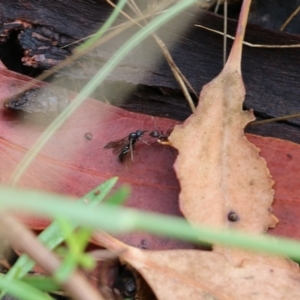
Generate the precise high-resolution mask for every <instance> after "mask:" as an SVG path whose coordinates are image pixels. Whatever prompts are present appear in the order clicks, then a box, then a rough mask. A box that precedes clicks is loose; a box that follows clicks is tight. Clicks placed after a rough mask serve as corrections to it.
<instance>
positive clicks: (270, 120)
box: [248, 113, 300, 126]
mask: <svg viewBox="0 0 300 300" xmlns="http://www.w3.org/2000/svg"><path fill="white" fill-rule="evenodd" d="M299 117H300V113H298V114H292V115H287V116H282V117H276V118H271V119H267V120H261V121H254V122H251V123H249V125H248V126H252V125H261V124H267V123H273V122H278V121H285V120H289V119H293V118H299Z"/></svg>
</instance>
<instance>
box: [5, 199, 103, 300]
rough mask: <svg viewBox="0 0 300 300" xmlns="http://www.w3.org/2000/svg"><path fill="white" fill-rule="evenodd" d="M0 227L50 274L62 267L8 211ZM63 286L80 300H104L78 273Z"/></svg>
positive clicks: (71, 276) (7, 236) (19, 247)
mask: <svg viewBox="0 0 300 300" xmlns="http://www.w3.org/2000/svg"><path fill="white" fill-rule="evenodd" d="M8 201H9V199H8ZM0 227H1V230H2V231H3V235H4V236H5V238H6V239H7V240H8V241H9V242H10V243H11V244H12V245H13V246H16V247H17V248H18V249H20V250H21V251H23V252H25V253H26V254H27V255H28V256H29V257H30V258H31V259H33V260H34V261H35V262H36V263H37V264H38V265H40V266H41V267H42V268H43V269H44V270H45V271H46V272H48V273H49V274H54V273H55V272H56V271H57V270H58V268H59V267H60V265H61V262H60V260H59V259H58V258H57V257H56V256H55V255H54V254H53V253H51V251H50V250H49V249H47V248H46V247H45V246H44V245H43V244H41V243H40V241H39V240H38V239H37V238H36V237H35V236H34V234H33V233H32V232H31V231H29V230H28V229H27V228H25V227H24V226H23V225H22V224H21V223H20V222H19V220H17V219H16V218H14V217H13V216H11V215H9V213H7V212H6V211H2V212H1V213H0ZM62 286H63V287H64V288H65V289H66V290H67V291H68V292H69V294H70V295H71V296H72V297H73V298H74V299H78V300H104V298H103V297H102V296H101V295H100V294H99V292H98V291H97V290H96V289H95V288H94V287H92V285H91V284H90V283H89V282H88V281H87V279H86V278H85V277H84V276H83V275H82V274H81V273H79V272H78V271H74V272H73V273H72V274H70V276H69V277H68V279H67V280H66V281H65V282H64V283H63V284H62Z"/></svg>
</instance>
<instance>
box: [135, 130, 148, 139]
mask: <svg viewBox="0 0 300 300" xmlns="http://www.w3.org/2000/svg"><path fill="white" fill-rule="evenodd" d="M145 132H147V130H144V131H143V130H137V131H136V132H135V135H136V137H137V138H139V137H141V136H143V135H144V133H145Z"/></svg>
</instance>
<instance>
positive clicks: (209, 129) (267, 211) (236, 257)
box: [1, 1, 300, 299]
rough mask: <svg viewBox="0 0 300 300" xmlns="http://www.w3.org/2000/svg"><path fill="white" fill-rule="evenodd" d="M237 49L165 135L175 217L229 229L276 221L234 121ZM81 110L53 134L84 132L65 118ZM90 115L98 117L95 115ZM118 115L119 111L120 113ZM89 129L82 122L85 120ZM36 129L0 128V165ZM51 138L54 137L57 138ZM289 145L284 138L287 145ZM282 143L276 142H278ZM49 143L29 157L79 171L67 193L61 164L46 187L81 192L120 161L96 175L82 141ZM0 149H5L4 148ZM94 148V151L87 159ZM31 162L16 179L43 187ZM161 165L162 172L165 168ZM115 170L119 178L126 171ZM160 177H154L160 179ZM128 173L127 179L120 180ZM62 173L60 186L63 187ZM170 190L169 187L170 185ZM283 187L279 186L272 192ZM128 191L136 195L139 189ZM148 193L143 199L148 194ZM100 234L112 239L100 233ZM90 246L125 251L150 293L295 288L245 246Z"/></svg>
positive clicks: (241, 293)
mask: <svg viewBox="0 0 300 300" xmlns="http://www.w3.org/2000/svg"><path fill="white" fill-rule="evenodd" d="M245 2H246V1H245ZM236 40H238V39H236ZM237 43H238V42H236V43H235V45H237ZM233 51H237V50H233ZM232 53H233V52H232ZM237 57H238V56H237V54H236V53H235V54H231V59H229V63H228V64H227V65H226V67H225V69H224V70H223V71H222V73H221V74H220V75H219V76H218V77H217V78H216V79H215V80H213V81H212V82H211V83H209V84H208V85H206V86H205V87H204V88H203V91H202V93H201V97H200V105H199V107H198V108H197V112H196V114H195V115H193V116H191V117H190V118H189V119H188V120H187V121H186V122H185V123H184V124H183V125H181V126H178V127H176V128H175V130H174V131H173V133H172V134H171V137H170V140H171V142H172V143H173V145H174V146H175V147H176V148H177V149H178V150H179V158H178V160H177V162H176V165H175V168H176V172H177V177H178V179H179V181H180V185H181V194H180V207H181V209H182V212H183V214H184V216H185V217H186V218H187V219H188V220H189V221H190V222H191V223H193V224H199V223H201V224H203V223H204V224H207V225H210V226H215V227H219V228H223V227H230V228H235V229H239V230H243V231H248V232H251V233H264V232H265V231H266V230H267V229H268V228H269V227H274V226H275V225H276V223H277V219H276V217H275V216H274V215H273V214H272V212H271V204H272V201H273V190H272V184H273V181H272V179H271V177H270V175H269V172H268V170H267V168H266V163H265V161H264V160H263V159H262V158H261V157H260V156H259V151H258V149H257V148H256V147H255V146H254V145H253V144H251V143H249V142H248V140H247V139H246V138H245V136H244V131H243V129H244V127H245V125H246V124H247V123H248V122H250V121H251V120H253V115H252V112H244V111H242V102H243V99H244V94H245V90H244V86H243V82H242V78H241V74H240V60H239V59H237ZM88 105H90V106H91V107H92V108H93V109H95V107H96V106H97V105H98V104H97V105H96V104H95V103H93V102H91V103H90V104H88ZM88 105H87V106H88ZM99 105H100V104H99ZM102 108H103V107H102ZM105 113H106V112H105ZM84 115H87V114H85V112H84V110H83V111H80V113H78V115H77V116H76V114H75V116H74V121H72V120H71V121H70V124H67V126H66V127H64V128H63V130H61V131H60V132H59V134H63V133H64V131H65V132H67V133H68V135H70V132H71V131H72V130H75V132H76V134H77V135H78V134H79V135H82V136H84V134H86V128H85V127H84V126H82V127H81V128H79V127H77V128H76V126H74V125H75V124H78V123H77V122H78V119H80V117H82V116H84ZM132 115H134V114H132ZM1 117H2V118H3V120H5V118H6V119H7V116H5V114H1ZM97 117H98V118H99V114H97ZM120 117H121V118H122V116H121V115H120ZM89 118H91V120H92V121H94V120H95V119H96V118H94V117H91V115H89ZM109 118H111V119H114V120H115V117H114V116H113V114H110V116H109V117H108V118H105V120H103V119H102V120H101V122H102V125H101V126H102V130H104V131H106V133H107V134H106V136H103V137H104V139H106V138H107V139H108V138H109V135H111V134H112V129H111V128H110V124H109V122H108V123H105V122H107V120H108V119H109ZM144 118H145V116H144V117H143V118H142V117H141V120H140V121H141V124H144V126H146V127H147V126H150V127H151V126H152V128H153V121H152V122H151V121H150V120H148V121H145V119H144ZM125 119H126V118H125ZM75 120H77V122H75ZM121 120H122V122H121V123H122V124H121V125H120V126H119V127H118V128H117V129H116V132H118V131H119V130H120V128H124V127H126V126H127V127H128V125H126V124H125V123H126V122H125V121H124V119H121ZM216 121H217V122H216ZM74 122H75V123H74ZM84 123H85V124H87V123H88V120H84V121H83V123H81V125H82V124H84ZM92 123H93V122H92ZM166 123H168V122H166ZM93 124H95V123H93ZM103 124H106V125H104V127H105V128H107V130H105V128H103ZM129 124H130V122H129ZM10 125H11V127H12V129H11V130H12V133H13V132H14V131H13V130H16V127H17V126H16V124H15V123H11V124H10ZM97 126H98V125H97ZM130 126H132V125H130ZM130 126H129V127H130ZM6 129H7V128H6ZM136 129H137V128H136V127H135V128H133V126H132V128H129V129H128V130H129V131H130V130H132V131H135V130H136ZM141 129H145V128H141ZM146 129H148V128H146ZM165 129H166V130H167V129H168V128H165ZM7 130H8V129H7ZM24 130H25V131H27V132H28V130H29V131H30V130H32V128H31V129H28V127H27V128H26V129H24ZM34 130H36V129H34ZM34 130H33V131H34ZM89 130H91V129H90V128H89ZM15 133H16V132H15ZM38 133H39V131H37V132H36V131H35V132H33V134H32V135H33V136H28V135H27V136H26V141H25V140H24V139H22V138H21V137H20V136H21V135H22V134H23V133H22V132H21V133H19V135H20V136H19V140H18V143H19V145H17V144H15V140H13V139H12V138H9V133H7V132H3V134H2V137H3V136H5V137H6V138H4V139H3V138H2V140H1V143H2V144H1V145H2V152H3V151H4V153H7V149H8V148H7V147H9V149H10V150H12V149H13V148H14V150H15V151H16V152H18V155H15V156H14V157H12V156H11V155H10V158H11V161H10V162H9V164H8V167H9V168H8V171H6V172H7V173H9V172H10V171H11V169H12V166H13V167H14V166H15V165H16V163H17V161H19V156H22V153H24V151H26V148H28V147H30V144H32V143H31V142H32V141H33V140H34V139H35V137H36V136H37V135H38ZM97 133H98V132H97ZM97 133H96V134H95V133H94V132H93V136H94V137H95V138H96V139H97V137H98V138H99V136H97ZM75 136H76V135H75ZM14 138H15V136H14ZM250 139H251V140H253V141H255V140H256V144H261V145H262V147H264V148H265V149H267V148H268V144H269V142H270V141H271V142H274V145H275V144H276V145H277V146H278V145H279V144H280V143H282V144H284V145H285V144H288V142H284V141H276V139H264V138H261V137H254V136H252V137H251V136H250ZM57 140H59V139H58V138H57ZM61 140H62V141H61V145H65V146H66V147H64V150H66V149H67V148H68V147H67V146H69V145H70V144H74V141H73V142H72V143H70V140H68V139H67V140H66V141H64V140H63V139H61ZM106 141H108V140H106ZM264 141H265V142H264ZM64 142H65V143H64ZM266 144H267V145H266ZM289 144H291V145H292V143H289ZM98 145H99V144H98ZM191 145H192V146H191ZM55 146H57V145H55ZM282 147H283V148H284V146H282ZM293 147H294V148H293ZM293 147H291V149H290V150H289V151H295V152H297V150H299V149H298V148H299V146H297V145H295V144H293ZM296 148H297V149H296ZM5 149H6V150H5ZM24 149H25V150H24ZM53 149H54V148H53V145H50V146H49V148H48V149H46V151H44V153H43V154H42V155H41V156H40V157H39V160H40V161H43V163H44V164H45V163H46V162H47V160H49V158H51V160H49V162H48V164H47V166H46V167H43V169H45V170H46V169H47V170H49V167H50V165H51V167H52V166H53V163H54V165H55V164H57V166H58V168H56V169H54V170H53V175H54V174H59V172H58V170H59V167H60V168H61V169H60V170H59V171H64V170H70V171H72V173H73V174H74V173H75V174H76V173H78V172H79V173H80V172H84V173H85V175H87V177H88V179H87V180H86V181H84V182H82V181H81V183H82V185H81V186H80V189H79V190H75V191H74V188H75V187H76V186H78V184H77V183H78V180H79V179H80V180H82V178H84V177H85V176H82V175H81V176H79V175H76V176H78V178H75V177H76V176H72V177H70V172H69V171H68V172H67V173H64V175H63V177H64V180H63V184H61V185H58V183H57V182H55V183H54V182H52V185H50V186H48V187H47V188H48V189H49V190H52V191H56V192H63V193H67V194H74V195H82V194H83V193H84V192H86V191H87V190H88V189H90V188H92V187H93V186H91V185H92V184H93V183H94V182H95V181H97V182H99V180H101V178H102V179H104V178H107V177H110V176H111V175H110V174H111V172H113V173H114V175H116V174H118V172H120V166H119V165H118V164H117V162H116V163H114V161H113V159H114V158H112V159H111V160H109V161H108V163H109V164H110V172H109V173H107V171H105V169H103V170H102V172H101V173H99V172H98V173H97V172H96V168H100V166H101V167H102V165H103V164H102V163H103V162H102V161H100V162H99V163H97V162H96V168H95V167H93V166H92V165H93V164H95V159H94V158H93V159H90V161H89V159H88V163H87V164H86V163H84V162H83V157H85V160H86V158H87V157H89V155H87V152H86V151H84V150H83V149H79V153H80V154H79V153H76V154H75V155H72V156H70V155H69V154H70V153H69V152H67V151H65V152H66V157H63V158H62V157H60V155H58V153H57V151H53ZM146 149H147V148H146ZM152 149H153V148H152ZM73 150H74V149H73ZM98 151H99V155H98V156H99V157H100V156H102V154H103V155H104V157H105V159H106V160H107V155H108V154H104V152H101V150H100V147H98ZM151 151H152V150H151ZM96 152H97V151H96V149H95V150H92V153H93V155H94V153H96ZM59 154H61V153H59ZM83 154H84V155H83ZM6 155H7V156H8V154H6ZM105 155H106V156H105ZM98 156H97V155H95V156H94V157H98ZM157 157H158V156H156V158H157ZM76 159H78V160H77V161H79V164H78V166H77V165H76V166H73V165H72V164H73V160H74V161H75V160H76ZM135 160H140V161H141V165H143V164H142V162H143V163H145V160H144V159H143V158H141V156H138V157H137V158H135ZM171 161H172V160H171ZM275 161H276V159H274V160H273V163H275ZM195 162H196V163H195ZM136 166H138V165H136ZM195 166H197V168H195ZM74 167H75V168H74ZM35 168H36V169H39V170H41V169H40V165H38V167H37V166H35ZM35 168H33V170H31V173H29V179H28V177H27V181H26V180H25V181H23V183H22V185H25V186H33V187H34V186H35V187H38V188H45V185H46V183H48V182H49V176H44V175H43V176H42V177H44V178H40V177H39V178H38V180H37V178H36V179H34V181H33V182H32V177H36V175H34V174H36V173H35V172H34V171H36V170H35ZM4 169H5V168H4ZM43 169H42V170H43ZM278 169H279V168H278ZM98 170H99V169H98ZM98 170H97V171H98ZM107 170H109V168H107ZM111 170H112V171H111ZM91 171H92V172H91ZM167 171H168V172H170V169H168V170H167ZM122 172H124V173H126V176H129V175H128V174H129V171H128V170H125V171H124V170H123V171H122ZM7 173H6V174H7ZM42 174H43V172H42ZM139 174H140V172H139V171H137V173H136V174H135V175H136V176H132V174H131V175H130V176H129V177H124V179H125V181H126V178H127V181H129V182H130V183H133V185H134V184H137V185H139V183H137V182H136V180H137V178H138V177H139ZM164 176H165V175H161V178H163V177H164ZM30 177H31V178H30ZM50 177H51V176H50ZM2 178H3V174H2ZM128 178H130V179H129V180H128ZM65 179H67V181H65ZM4 181H5V176H4ZM56 181H57V180H56ZM68 181H69V185H66V182H68ZM88 181H90V183H88ZM50 182H51V181H50ZM163 184H166V185H168V184H169V186H173V187H176V183H174V182H172V183H171V181H170V182H169V183H167V182H165V183H163ZM63 185H64V186H68V188H69V189H67V190H64V189H63V188H62V186H63ZM194 189H195V191H196V192H195V193H194V191H193V190H194ZM176 190H177V188H175V191H176ZM289 192H290V191H288V195H285V196H283V197H282V198H281V199H280V201H281V202H282V203H283V201H285V200H286V199H287V200H289V197H290V196H289ZM284 193H286V190H285V192H282V194H281V195H283V194H284ZM137 194H138V193H137ZM153 195H154V194H153ZM135 197H137V198H139V197H140V196H135ZM154 198H155V197H151V199H154ZM164 198H165V199H166V198H167V197H164ZM292 200H293V201H297V200H298V199H297V194H295V195H293V199H292ZM136 204H138V202H137V203H136ZM284 205H285V204H283V206H284ZM279 207H280V206H279ZM292 207H293V206H292ZM292 207H291V208H290V210H292ZM278 211H279V209H278ZM175 214H176V213H175ZM44 226H45V225H44ZM275 231H276V229H275ZM108 239H113V238H111V237H109V238H108ZM99 244H102V245H103V246H106V247H107V248H108V249H111V250H116V251H119V250H120V249H123V250H124V249H126V252H125V253H124V254H122V255H121V256H122V257H123V259H124V260H126V261H127V262H128V263H130V264H131V265H132V266H133V267H135V268H136V269H137V270H138V271H139V272H140V273H141V274H142V275H143V277H144V278H145V279H146V280H147V281H148V283H149V284H150V285H151V287H152V288H153V290H154V292H155V294H156V296H157V297H158V298H159V299H170V298H171V299H183V298H191V297H192V299H212V298H213V299H240V298H242V297H243V298H247V299H252V298H255V299H266V298H267V297H268V298H271V297H272V299H288V298H290V299H295V298H296V297H297V296H298V297H299V294H300V292H299V287H298V285H299V284H298V282H299V279H300V278H299V274H298V267H297V266H296V265H295V264H293V263H291V262H289V261H288V260H287V259H285V258H278V257H273V256H268V255H260V254H253V253H250V252H246V251H240V250H233V249H229V248H226V247H220V246H218V245H215V246H214V250H213V251H212V252H207V251H206V252H205V251H196V250H172V251H143V250H139V249H136V248H132V247H130V246H128V245H125V244H122V243H121V242H120V241H117V242H115V244H114V243H111V244H109V243H108V242H107V241H106V242H105V241H103V239H101V238H100V239H99ZM150 248H151V247H150Z"/></svg>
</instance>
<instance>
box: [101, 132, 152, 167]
mask: <svg viewBox="0 0 300 300" xmlns="http://www.w3.org/2000/svg"><path fill="white" fill-rule="evenodd" d="M145 132H147V130H144V131H143V130H137V131H135V132H131V133H130V134H129V135H128V136H127V137H125V138H122V139H119V140H116V141H112V142H109V143H108V144H107V145H105V146H104V148H114V153H117V152H119V155H118V159H119V161H120V162H123V161H124V160H125V159H126V157H127V156H128V153H129V152H130V155H131V160H133V150H134V147H135V144H136V142H138V141H142V140H141V139H140V138H141V137H142V136H143V135H144V133H145ZM142 142H143V141H142ZM144 143H146V142H144ZM146 144H147V143H146Z"/></svg>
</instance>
